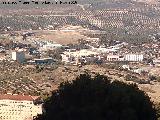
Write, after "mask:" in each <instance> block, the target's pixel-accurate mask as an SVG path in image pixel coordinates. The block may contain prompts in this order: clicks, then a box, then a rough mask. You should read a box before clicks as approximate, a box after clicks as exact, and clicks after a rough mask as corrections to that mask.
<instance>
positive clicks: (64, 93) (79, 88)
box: [35, 74, 157, 120]
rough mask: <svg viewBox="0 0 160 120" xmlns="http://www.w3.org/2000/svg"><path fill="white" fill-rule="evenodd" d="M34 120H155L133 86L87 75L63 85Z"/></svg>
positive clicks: (149, 104)
mask: <svg viewBox="0 0 160 120" xmlns="http://www.w3.org/2000/svg"><path fill="white" fill-rule="evenodd" d="M43 107H44V110H45V112H44V113H43V114H42V115H38V116H37V117H36V118H35V120H157V116H156V110H155V108H154V107H153V103H152V102H151V101H150V98H149V97H148V96H147V95H146V94H145V93H144V92H143V91H141V90H139V89H138V87H137V86H136V85H135V84H130V85H128V84H125V83H123V82H119V81H112V82H111V81H110V80H109V79H108V77H106V76H102V75H97V76H95V77H94V78H92V77H91V76H90V75H88V74H83V75H80V76H79V77H77V78H76V79H75V80H73V81H72V82H69V81H68V82H63V83H61V84H60V86H59V89H58V90H57V91H55V92H53V93H52V96H51V97H49V98H47V99H46V101H45V103H44V106H43Z"/></svg>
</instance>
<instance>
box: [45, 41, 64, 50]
mask: <svg viewBox="0 0 160 120" xmlns="http://www.w3.org/2000/svg"><path fill="white" fill-rule="evenodd" d="M60 47H62V45H61V44H57V43H54V44H52V43H47V44H45V45H43V49H45V50H54V49H56V48H60Z"/></svg>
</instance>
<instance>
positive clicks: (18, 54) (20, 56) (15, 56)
mask: <svg viewBox="0 0 160 120" xmlns="http://www.w3.org/2000/svg"><path fill="white" fill-rule="evenodd" d="M12 60H16V61H18V62H21V63H22V62H24V61H25V54H24V52H23V51H13V52H12Z"/></svg>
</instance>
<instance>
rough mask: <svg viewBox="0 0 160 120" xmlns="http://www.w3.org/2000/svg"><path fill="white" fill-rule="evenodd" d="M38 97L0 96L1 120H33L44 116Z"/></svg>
mask: <svg viewBox="0 0 160 120" xmlns="http://www.w3.org/2000/svg"><path fill="white" fill-rule="evenodd" d="M39 99H40V97H38V96H27V95H15V94H13V95H12V94H3V95H0V120H32V119H33V117H34V116H37V114H42V104H38V100H39Z"/></svg>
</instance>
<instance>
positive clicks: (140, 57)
mask: <svg viewBox="0 0 160 120" xmlns="http://www.w3.org/2000/svg"><path fill="white" fill-rule="evenodd" d="M143 58H144V57H143V55H142V54H127V55H124V60H125V61H133V62H134V61H135V62H136V61H137V62H138V61H143Z"/></svg>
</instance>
